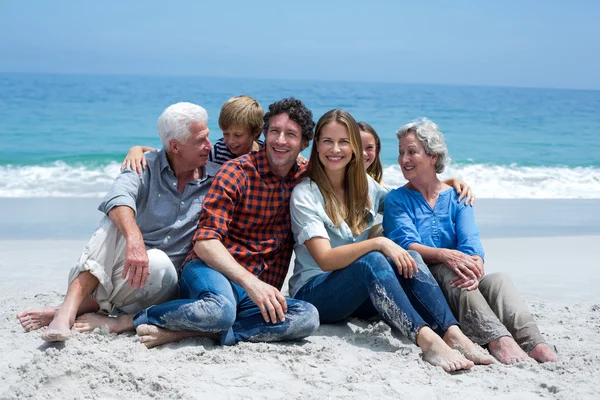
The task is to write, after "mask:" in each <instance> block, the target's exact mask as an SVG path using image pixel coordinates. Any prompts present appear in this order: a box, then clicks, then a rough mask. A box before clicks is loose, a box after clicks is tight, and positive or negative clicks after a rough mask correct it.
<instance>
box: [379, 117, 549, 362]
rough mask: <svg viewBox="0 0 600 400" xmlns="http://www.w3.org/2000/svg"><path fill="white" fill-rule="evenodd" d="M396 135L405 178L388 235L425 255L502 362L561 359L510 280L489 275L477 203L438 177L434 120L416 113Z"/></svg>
mask: <svg viewBox="0 0 600 400" xmlns="http://www.w3.org/2000/svg"><path fill="white" fill-rule="evenodd" d="M397 136H398V140H399V141H400V146H399V150H400V156H399V157H398V163H399V164H400V167H401V169H402V174H403V175H404V178H406V180H408V183H407V184H406V185H405V186H403V187H400V188H398V189H396V190H393V191H392V192H390V193H389V194H388V196H387V197H386V199H385V207H384V217H383V228H384V232H385V235H386V236H387V237H388V238H390V239H391V240H393V241H394V242H395V243H397V244H399V245H400V246H402V247H403V248H404V249H406V250H414V251H417V252H418V253H419V254H421V256H422V257H423V260H425V262H426V263H427V264H428V266H429V269H430V271H431V273H432V274H433V276H434V277H435V279H436V280H437V282H438V283H439V285H440V287H441V288H442V291H443V292H444V295H445V297H446V299H447V300H448V303H449V305H450V308H451V309H452V311H453V312H454V314H455V315H456V316H457V317H458V320H459V322H460V324H461V328H462V329H463V331H464V332H465V334H466V335H467V336H468V337H470V338H471V339H472V340H473V341H474V342H475V343H478V344H480V345H482V346H485V345H487V348H488V350H489V351H490V353H491V354H492V355H493V356H494V357H496V358H497V359H498V360H499V361H500V362H502V363H505V364H512V363H515V362H520V361H525V360H527V359H528V358H529V357H532V358H534V359H535V360H537V361H538V362H547V361H556V360H557V357H556V354H555V353H554V352H553V350H552V349H551V348H550V346H548V345H547V344H546V343H545V341H544V338H543V337H542V335H541V334H540V331H539V329H538V327H537V325H536V324H535V322H534V320H533V317H532V316H531V314H530V313H529V311H528V309H527V306H526V304H525V303H524V301H523V300H522V299H521V297H520V296H519V294H518V292H517V290H516V288H515V286H514V285H513V283H512V281H511V280H510V278H509V277H508V276H507V275H506V274H504V273H496V274H489V275H486V274H484V267H483V265H484V251H483V247H482V246H481V241H480V240H479V230H478V229H477V226H476V225H475V218H474V213H473V208H472V207H470V206H467V205H466V204H464V202H460V201H458V196H457V194H456V192H455V191H454V190H452V188H450V187H449V186H448V185H446V184H445V183H444V182H442V181H440V180H439V179H438V177H437V174H438V173H441V172H442V171H443V170H444V167H445V165H446V163H447V161H448V149H447V147H446V143H445V142H444V137H443V135H442V133H441V132H440V131H439V129H438V127H437V125H436V124H434V123H433V122H432V121H430V120H428V119H426V118H423V119H418V120H416V121H413V122H411V123H409V124H407V125H405V126H403V127H402V128H400V129H399V130H398V132H397Z"/></svg>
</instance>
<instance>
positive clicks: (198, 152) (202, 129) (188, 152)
mask: <svg viewBox="0 0 600 400" xmlns="http://www.w3.org/2000/svg"><path fill="white" fill-rule="evenodd" d="M189 132H190V135H189V136H188V137H187V139H185V140H182V141H181V142H180V141H177V140H175V139H172V140H171V141H170V142H169V147H170V152H171V154H173V156H174V157H176V158H177V163H178V164H179V165H181V166H182V169H183V170H193V169H196V168H199V167H203V166H205V165H206V163H207V162H208V155H209V153H210V151H211V150H212V144H211V143H210V140H209V139H208V134H209V130H208V126H207V125H206V122H199V121H196V122H192V124H191V125H190V130H189Z"/></svg>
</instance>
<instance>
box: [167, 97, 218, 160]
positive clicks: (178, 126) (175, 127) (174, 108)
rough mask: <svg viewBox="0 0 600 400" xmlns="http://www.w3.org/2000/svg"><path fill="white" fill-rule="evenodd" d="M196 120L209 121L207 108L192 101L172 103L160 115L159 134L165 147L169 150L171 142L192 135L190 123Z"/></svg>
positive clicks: (182, 139)
mask: <svg viewBox="0 0 600 400" xmlns="http://www.w3.org/2000/svg"><path fill="white" fill-rule="evenodd" d="M194 122H204V123H207V122H208V113H207V112H206V110H205V109H204V108H202V107H200V106H198V105H196V104H192V103H186V102H181V103H176V104H173V105H170V106H169V107H167V108H166V109H165V111H163V113H162V114H161V115H160V117H158V122H157V125H158V135H159V136H160V140H161V141H162V144H163V146H164V148H165V149H166V150H167V151H169V142H170V141H171V140H177V141H178V142H183V141H185V140H186V139H187V138H188V137H189V136H190V125H192V123H194Z"/></svg>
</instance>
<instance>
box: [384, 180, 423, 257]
mask: <svg viewBox="0 0 600 400" xmlns="http://www.w3.org/2000/svg"><path fill="white" fill-rule="evenodd" d="M402 197H403V196H402V194H401V193H399V191H397V190H394V191H392V192H390V193H389V194H388V195H387V196H386V198H385V202H384V207H383V232H384V234H385V236H386V237H387V238H389V239H391V240H392V241H394V242H395V243H396V244H398V245H399V246H401V247H402V248H403V249H408V247H409V246H410V245H411V244H414V243H418V244H421V236H420V235H419V232H418V231H417V227H416V226H415V222H414V221H413V218H412V217H411V215H410V214H409V213H408V210H407V208H406V205H405V203H404V201H403V200H402Z"/></svg>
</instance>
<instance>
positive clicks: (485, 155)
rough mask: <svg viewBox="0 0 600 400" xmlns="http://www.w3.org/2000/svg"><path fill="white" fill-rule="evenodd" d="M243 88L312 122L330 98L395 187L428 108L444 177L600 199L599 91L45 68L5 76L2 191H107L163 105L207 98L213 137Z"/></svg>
mask: <svg viewBox="0 0 600 400" xmlns="http://www.w3.org/2000/svg"><path fill="white" fill-rule="evenodd" d="M240 94H248V95H251V96H253V97H255V98H256V99H257V100H258V101H259V102H260V103H261V104H262V106H263V108H265V109H266V108H267V107H268V105H269V104H270V103H272V102H274V101H277V100H279V99H281V98H283V97H287V96H294V97H296V98H298V99H300V100H302V101H303V102H304V103H305V104H306V105H307V106H308V107H309V108H310V109H311V110H312V111H313V114H314V119H315V121H316V120H317V119H318V118H319V117H320V116H321V115H322V114H323V113H324V112H326V111H328V110H330V109H332V108H343V109H345V110H347V111H349V112H350V113H352V115H353V116H354V117H355V118H356V119H357V120H359V121H361V120H362V121H367V122H368V123H370V124H371V125H372V126H373V127H374V128H375V129H376V130H377V132H378V133H379V135H380V137H381V140H382V152H381V158H382V161H383V164H384V168H385V171H384V181H385V183H386V184H387V185H389V186H399V185H401V184H403V183H404V180H403V178H402V173H401V171H400V169H399V168H398V166H397V165H396V158H397V147H398V146H397V139H396V136H395V132H396V130H397V129H398V128H399V127H400V126H401V125H403V124H405V123H407V122H409V121H411V120H413V119H415V118H417V117H428V118H430V119H432V120H433V121H434V122H436V123H437V124H438V125H439V126H440V128H441V130H442V132H444V135H445V137H446V142H447V144H448V148H449V151H450V156H451V158H452V163H451V164H450V167H449V168H448V169H447V171H446V172H444V174H443V177H448V176H458V177H461V178H462V179H464V180H465V181H467V182H468V183H469V184H470V185H471V186H472V187H473V188H474V190H475V192H476V195H477V196H478V198H527V199H559V198H584V199H598V198H600V91H582V90H563V89H560V90H559V89H530V88H499V87H472V86H442V85H409V84H398V83H389V84H388V83H357V82H324V81H299V80H264V79H238V78H205V77H191V76H190V77H183V76H179V77H167V76H108V75H107V76H93V75H37V74H36V75H34V74H0V138H1V142H0V143H1V145H0V197H13V198H14V197H17V198H35V197H101V196H103V195H104V193H105V192H106V190H107V188H108V187H109V185H110V183H111V182H112V180H113V179H114V177H115V176H116V175H117V174H118V171H119V165H120V162H121V161H122V159H123V157H124V156H125V154H126V153H127V150H128V149H129V147H131V146H133V145H136V144H145V145H149V146H153V147H159V146H160V140H159V139H158V135H157V132H156V120H157V118H158V116H159V115H160V113H161V112H162V111H163V110H164V108H165V107H167V106H168V105H170V104H172V103H175V102H178V101H190V102H193V103H197V104H200V105H202V106H203V107H204V108H206V109H207V111H208V113H209V117H210V121H209V128H210V129H211V139H212V140H213V141H215V140H216V139H218V138H219V137H221V132H220V130H219V128H218V124H217V120H218V115H219V110H220V108H221V105H222V104H223V103H224V102H225V101H226V100H227V99H229V98H230V97H232V96H236V95H240ZM305 155H308V151H305Z"/></svg>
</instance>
